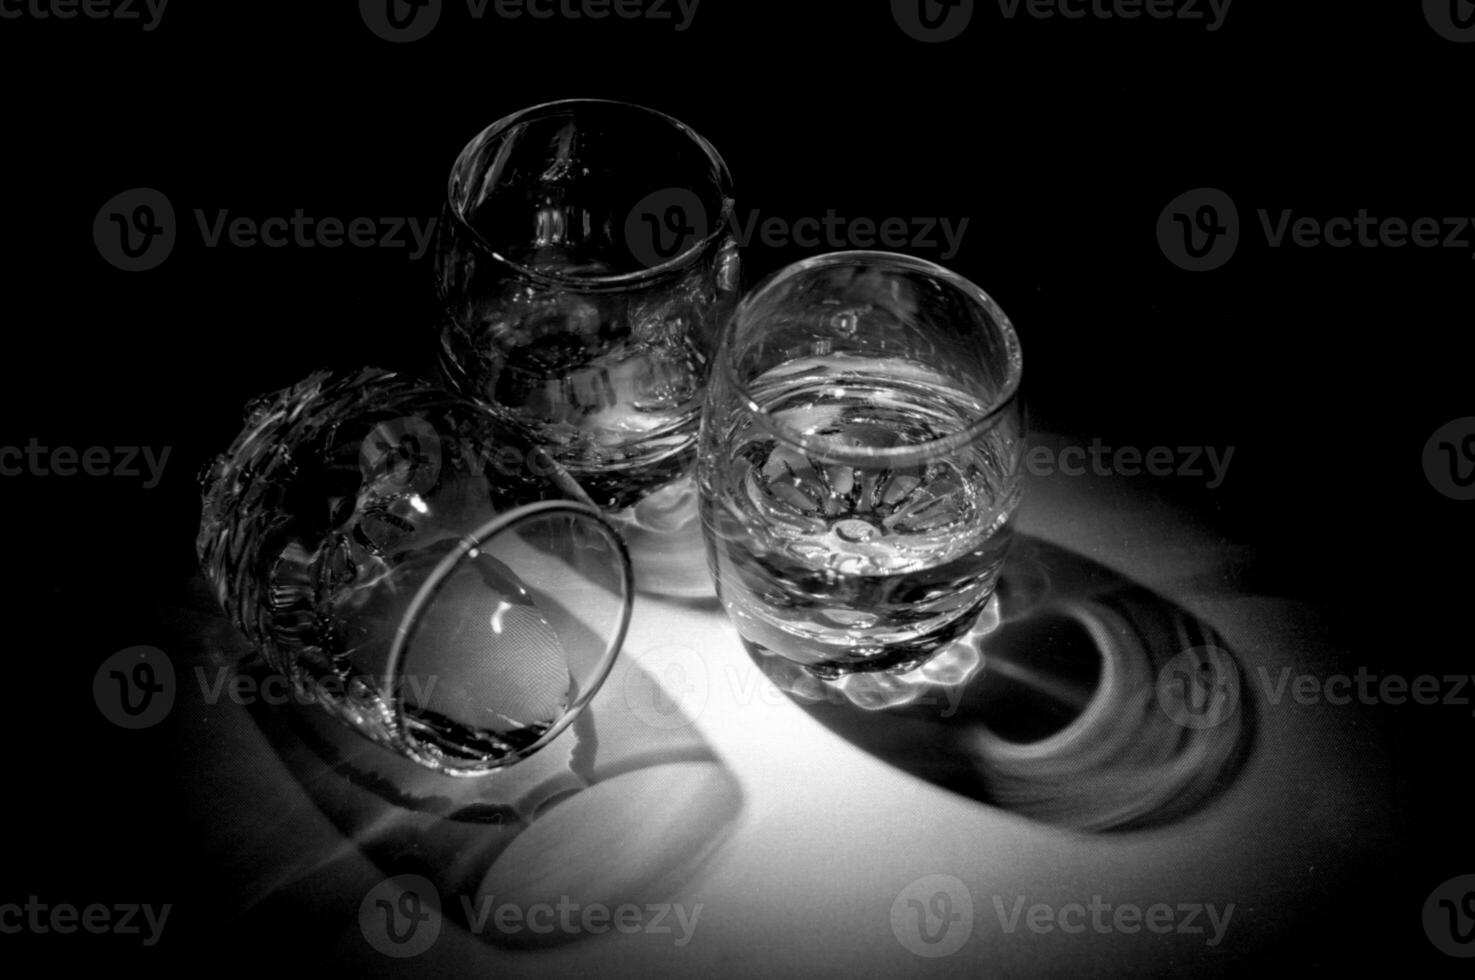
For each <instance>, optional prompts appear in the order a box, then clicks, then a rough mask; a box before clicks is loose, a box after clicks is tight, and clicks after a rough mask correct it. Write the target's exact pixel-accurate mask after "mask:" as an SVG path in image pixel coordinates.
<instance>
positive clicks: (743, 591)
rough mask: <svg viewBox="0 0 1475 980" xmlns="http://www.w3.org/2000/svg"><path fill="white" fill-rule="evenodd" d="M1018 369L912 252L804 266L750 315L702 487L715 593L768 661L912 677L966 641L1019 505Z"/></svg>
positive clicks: (972, 290) (711, 429)
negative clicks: (950, 647) (959, 640)
mask: <svg viewBox="0 0 1475 980" xmlns="http://www.w3.org/2000/svg"><path fill="white" fill-rule="evenodd" d="M1022 365H1023V361H1022V357H1021V351H1020V345H1019V340H1018V338H1017V337H1016V335H1015V332H1014V328H1013V326H1012V325H1011V324H1010V322H1009V319H1008V318H1007V317H1006V316H1005V315H1004V312H1003V311H1002V310H1001V309H1000V308H999V306H998V304H996V303H995V302H994V301H993V300H992V299H991V298H989V296H988V295H987V294H986V293H984V292H983V290H981V289H979V288H978V287H977V286H975V285H973V284H972V283H970V282H968V281H967V280H966V279H964V278H962V277H961V276H959V275H957V274H955V273H953V272H950V271H948V270H947V269H944V268H942V267H941V266H938V265H934V264H933V263H930V262H925V261H922V260H920V259H915V258H910V257H907V256H903V255H895V254H890V253H885V252H842V253H836V254H831V255H824V256H820V257H818V258H813V259H809V260H807V261H803V262H800V263H798V264H796V265H792V266H789V267H788V268H786V269H784V270H782V271H780V272H778V273H777V274H775V275H774V276H772V277H771V278H770V279H768V280H767V281H766V282H764V283H762V284H761V285H759V286H758V287H756V288H755V289H754V290H753V291H752V292H751V293H750V294H749V295H748V296H747V297H746V298H745V299H744V300H743V302H742V303H741V305H740V306H739V308H738V310H737V312H736V314H735V315H734V316H733V318H732V320H731V322H730V323H729V325H728V326H727V328H726V330H725V331H724V334H723V337H722V340H721V343H720V346H719V349H718V353H717V357H716V362H715V366H714V370H713V376H712V383H711V386H710V389H709V392H708V396H707V403H706V409H705V412H704V415H703V422H702V430H701V451H700V454H699V460H700V462H699V466H698V474H699V487H700V494H701V514H702V522H703V530H704V534H705V538H706V543H707V556H708V562H709V565H710V567H711V571H712V575H713V577H714V578H715V580H716V583H717V592H718V596H719V597H720V599H721V601H722V603H723V605H724V606H725V608H726V610H727V612H728V614H729V616H730V617H731V619H732V621H733V622H734V624H735V625H736V627H737V630H738V633H739V634H740V635H741V637H742V640H743V642H744V644H745V645H746V646H747V648H748V650H749V652H750V653H751V654H753V655H754V656H755V658H760V664H761V663H762V660H761V658H766V657H778V658H782V659H783V660H784V661H787V662H788V663H789V664H792V665H797V666H798V667H800V668H802V670H803V671H804V672H806V673H807V674H808V675H810V676H812V677H814V678H817V679H819V680H821V681H827V682H828V681H837V680H839V679H841V678H845V677H847V676H848V675H859V674H870V673H875V672H889V673H892V674H904V673H906V672H908V671H912V670H914V669H916V668H918V667H919V666H921V665H923V664H925V663H927V662H928V661H929V660H930V659H931V658H933V657H934V656H936V655H937V654H938V653H939V652H940V651H941V650H943V649H944V648H946V647H947V646H948V645H949V644H950V643H952V641H954V640H955V639H957V638H958V637H960V636H961V635H963V634H964V633H966V632H967V631H968V630H969V629H970V628H971V627H972V626H973V624H974V623H975V621H976V620H977V619H978V617H979V615H980V613H981V612H982V611H983V610H984V608H985V605H986V603H988V601H989V599H990V597H991V596H992V594H993V591H994V586H995V582H996V580H997V578H998V574H999V570H1000V567H1001V566H1002V564H1003V561H1004V557H1005V554H1006V552H1007V550H1008V547H1009V541H1010V538H1011V535H1012V524H1011V519H1012V517H1013V514H1014V512H1015V508H1016V507H1017V505H1018V503H1019V499H1020V480H1019V477H1020V468H1021V465H1020V464H1021V458H1022V454H1023V448H1024V422H1023V416H1022V410H1021V405H1020V400H1019V398H1018V397H1017V395H1018V390H1019V384H1020V377H1021V371H1022Z"/></svg>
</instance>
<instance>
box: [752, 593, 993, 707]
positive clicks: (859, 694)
mask: <svg viewBox="0 0 1475 980" xmlns="http://www.w3.org/2000/svg"><path fill="white" fill-rule="evenodd" d="M998 627H999V598H998V596H997V594H995V595H993V596H990V597H989V600H988V602H987V603H986V604H985V605H984V607H983V610H982V611H981V612H980V613H979V614H978V618H977V619H976V620H975V621H974V623H973V625H972V627H970V628H969V630H968V631H967V632H966V633H965V634H963V635H962V636H960V637H958V638H957V639H956V640H954V641H953V642H952V643H951V644H949V645H947V646H945V647H943V648H942V649H941V650H940V651H939V652H938V653H937V654H936V655H934V656H933V657H931V658H929V659H928V660H927V661H926V662H925V663H923V664H921V665H918V666H913V665H911V664H910V663H909V664H908V665H907V666H906V667H903V668H901V669H899V670H898V669H890V670H888V669H879V670H874V671H867V672H863V673H848V674H844V675H841V676H838V677H837V676H831V675H829V674H828V673H827V672H823V671H817V670H815V669H814V668H812V667H806V666H804V665H802V664H797V663H794V662H793V661H792V660H789V659H787V658H785V657H783V656H780V655H778V654H776V653H774V652H773V651H771V650H768V649H767V648H765V647H763V646H760V645H759V644H757V643H753V642H751V641H749V640H747V639H744V640H743V646H744V647H746V648H747V650H748V654H749V655H750V656H751V657H752V658H753V661H754V662H755V663H756V664H757V665H758V667H759V669H761V670H762V671H763V673H764V674H765V675H766V676H767V677H768V679H769V680H771V681H772V682H773V683H774V685H775V686H777V687H778V688H779V690H781V691H783V692H784V693H786V694H788V695H790V696H791V697H793V698H795V699H796V700H799V701H801V702H805V703H811V704H812V703H817V702H829V703H831V704H850V705H853V706H855V707H857V708H863V709H865V710H867V711H878V710H880V709H883V708H896V707H900V706H902V705H907V704H912V703H914V702H916V701H919V700H921V699H922V698H923V697H924V696H926V695H928V694H929V693H930V692H932V691H935V690H936V689H937V688H939V687H960V686H962V685H964V684H968V683H969V682H971V681H972V680H974V679H975V678H976V677H977V676H978V674H979V672H980V671H981V670H982V669H983V666H984V656H983V648H982V645H981V641H982V640H983V638H984V637H986V636H988V635H989V634H990V633H992V632H993V631H994V630H996V629H998Z"/></svg>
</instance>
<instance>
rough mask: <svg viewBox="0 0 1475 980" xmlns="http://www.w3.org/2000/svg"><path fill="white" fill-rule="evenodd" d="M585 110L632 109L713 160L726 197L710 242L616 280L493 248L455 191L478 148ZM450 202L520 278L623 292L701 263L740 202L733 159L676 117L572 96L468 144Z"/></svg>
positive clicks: (516, 115) (469, 230)
mask: <svg viewBox="0 0 1475 980" xmlns="http://www.w3.org/2000/svg"><path fill="white" fill-rule="evenodd" d="M580 109H594V110H613V111H618V112H624V111H631V112H633V113H635V114H637V115H644V116H647V117H650V118H652V119H655V120H659V121H661V122H663V123H665V124H666V125H668V126H670V127H671V128H672V129H674V130H676V131H678V132H680V133H682V134H684V135H685V136H686V138H687V139H688V140H690V141H691V142H692V143H693V144H694V145H696V147H697V148H698V149H700V150H701V151H702V154H703V155H704V156H706V158H707V161H708V162H709V163H711V164H712V166H713V167H714V168H715V169H716V171H717V191H718V194H719V196H720V197H721V199H722V202H721V206H720V207H719V209H718V214H717V216H716V220H715V221H714V222H713V226H712V228H711V229H710V230H709V231H708V233H707V235H706V237H705V238H703V239H701V240H700V241H698V242H694V243H693V244H692V246H691V247H690V248H688V249H687V250H686V251H684V252H682V253H680V254H679V255H675V256H672V257H671V258H670V259H668V260H666V261H665V262H662V263H661V264H660V265H655V266H651V267H649V268H646V269H638V270H636V271H634V272H624V273H620V274H619V275H614V276H570V275H565V274H563V273H558V272H545V271H540V270H537V269H533V268H531V267H529V266H527V265H524V264H523V263H521V262H517V261H515V260H513V259H511V258H508V257H507V256H506V255H504V254H503V253H502V252H500V251H498V250H497V249H495V248H493V247H492V246H491V245H490V244H489V243H488V242H487V240H486V239H485V238H483V237H482V235H481V233H480V232H478V231H477V230H476V229H475V228H473V227H471V225H470V224H469V223H467V221H466V216H465V214H463V213H462V209H461V208H459V207H457V206H456V204H455V201H454V197H455V195H454V188H455V184H456V179H457V177H458V176H459V175H460V173H461V168H462V166H463V165H464V163H465V161H466V158H467V155H468V154H469V153H470V152H471V151H472V149H473V148H474V147H480V146H482V145H483V144H485V143H489V142H491V141H493V140H497V139H500V138H502V137H503V136H505V135H506V133H507V131H508V130H510V129H511V128H512V127H513V126H515V125H517V124H518V123H523V122H528V121H530V120H534V119H542V118H546V117H550V116H556V115H559V114H561V113H567V114H569V115H572V114H573V113H575V112H577V111H579V110H580ZM446 204H447V210H448V211H449V212H450V218H451V220H452V221H454V222H455V223H456V226H457V227H458V228H459V229H460V230H461V231H462V232H464V233H465V234H466V235H468V236H469V237H470V238H471V240H472V241H473V242H474V243H475V244H476V246H477V247H478V248H480V249H482V250H483V251H484V252H486V253H487V254H488V255H490V256H491V257H492V258H493V259H495V260H496V261H498V262H500V263H502V264H503V265H506V266H508V267H510V268H512V269H513V270H515V271H516V272H517V273H518V274H519V275H522V276H525V277H527V278H529V279H532V280H534V281H536V282H540V283H544V284H547V285H551V286H574V287H577V288H580V289H619V288H622V287H630V286H640V285H644V284H645V283H648V282H651V281H653V280H657V279H662V278H665V277H666V276H669V275H672V274H673V273H677V272H680V271H682V270H683V269H686V268H687V267H689V266H690V265H691V264H692V263H694V262H696V261H697V260H698V259H699V258H700V257H701V256H702V255H705V254H706V253H707V251H708V250H709V249H711V248H712V247H713V246H714V245H715V244H716V243H718V242H720V241H721V240H722V239H723V238H725V237H726V236H727V235H728V234H729V233H730V232H731V226H732V222H733V214H732V210H733V206H734V201H733V196H732V171H731V170H729V169H728V166H727V161H725V160H723V159H722V154H721V153H719V152H718V151H717V147H715V146H713V145H712V143H711V142H710V141H709V140H708V139H707V138H706V137H704V136H703V135H702V134H701V133H699V132H697V131H696V130H695V129H693V128H692V127H691V126H689V125H687V124H686V123H684V122H682V121H681V120H679V119H677V118H676V117H675V116H671V115H668V114H666V113H664V112H661V111H660V110H659V109H652V108H650V107H649V106H644V105H640V104H639V103H635V102H624V101H621V100H619V99H587V98H570V99H556V100H554V101H552V102H542V103H539V104H538V105H534V106H528V107H527V108H524V109H519V110H517V111H516V112H513V113H511V114H509V115H506V116H503V117H502V118H501V119H498V120H497V121H496V122H494V123H492V124H491V125H490V126H487V127H486V128H485V129H483V130H481V131H480V132H479V133H477V134H476V135H475V136H473V137H472V138H471V139H470V140H468V141H467V143H466V145H465V146H463V147H462V148H461V151H460V152H459V153H457V154H456V162H455V163H454V164H453V165H452V167H451V174H450V176H449V177H448V178H447V179H446Z"/></svg>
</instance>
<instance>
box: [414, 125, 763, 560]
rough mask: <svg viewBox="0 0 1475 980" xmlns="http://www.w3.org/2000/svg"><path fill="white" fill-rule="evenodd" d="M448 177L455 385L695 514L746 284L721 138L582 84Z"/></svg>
mask: <svg viewBox="0 0 1475 980" xmlns="http://www.w3.org/2000/svg"><path fill="white" fill-rule="evenodd" d="M446 193H447V198H446V207H445V213H444V217H443V219H442V221H441V225H440V229H439V232H438V236H437V246H436V258H435V262H436V282H437V288H438V292H439V295H440V299H441V302H442V305H443V307H444V312H445V320H444V322H443V324H442V328H441V335H440V361H441V366H442V369H443V371H444V373H445V375H446V378H447V379H448V381H449V383H450V385H451V386H452V387H453V388H454V389H456V390H457V391H458V392H460V393H462V394H464V395H467V396H468V397H473V398H477V399H479V400H481V401H484V402H486V403H488V404H492V405H496V406H499V407H501V408H502V409H504V410H505V411H506V412H507V414H508V416H509V418H511V419H513V420H515V421H516V422H517V423H518V424H520V425H523V426H525V427H526V428H527V429H528V431H529V432H530V433H531V434H532V438H533V439H534V440H535V441H536V442H538V443H539V444H540V445H542V446H544V447H545V448H546V449H547V450H548V452H549V453H550V454H551V455H552V456H553V457H554V458H555V459H556V460H557V461H558V462H559V463H561V464H562V465H563V466H564V467H566V468H567V469H568V471H569V473H570V474H571V475H572V476H573V477H574V478H575V479H576V480H578V481H579V483H580V484H581V485H582V486H583V487H584V489H585V490H586V491H587V492H588V493H589V495H590V497H591V498H592V499H593V500H594V501H595V502H596V503H597V504H598V505H599V506H600V507H601V508H604V509H606V510H608V511H610V512H612V513H621V514H622V515H623V516H624V517H633V519H635V520H636V521H637V523H641V524H644V525H650V526H652V527H655V528H657V529H660V528H665V527H669V526H674V525H675V524H678V523H680V522H681V520H684V519H689V520H690V521H691V523H692V524H693V526H694V524H695V514H696V507H695V494H694V493H693V492H691V491H690V489H689V488H690V476H691V470H692V463H693V460H694V456H695V447H696V437H697V429H698V423H699V417H700V411H701V403H702V395H703V391H704V386H705V382H706V378H707V372H708V366H709V363H710V360H711V355H712V352H713V349H714V348H715V343H716V335H717V331H718V329H719V327H720V324H721V323H722V321H723V320H724V319H725V317H726V315H727V314H728V313H730V312H731V309H732V308H733V306H735V305H736V302H737V299H738V292H739V289H740V285H739V266H738V254H737V244H736V240H735V236H734V234H733V230H732V229H733V220H732V209H733V200H732V179H731V176H730V174H729V172H728V168H727V165H726V164H725V163H724V162H723V160H722V158H721V156H720V155H719V154H718V153H717V151H716V149H715V148H714V147H713V146H712V145H711V144H710V143H708V142H707V141H706V140H705V139H703V138H702V137H701V136H700V135H699V134H698V133H696V132H695V131H694V130H693V129H691V128H690V127H689V126H687V125H685V124H684V123H681V122H679V121H678V120H676V119H673V118H671V117H670V116H667V115H664V114H662V113H659V112H656V111H655V110H652V109H647V108H645V107H642V106H637V105H631V104H628V103H623V102H613V101H605V100H596V99H570V100H566V101H560V102H552V103H548V104H546V105H539V106H534V107H532V108H528V109H524V110H522V111H520V112H517V113H514V114H512V115H510V116H507V117H506V118H504V119H501V120H499V121H498V122H495V123H493V124H492V125H491V126H489V127H488V128H487V129H485V130H484V131H482V132H481V133H480V134H479V135H477V136H476V137H475V138H474V139H473V140H472V141H471V142H470V143H469V144H467V145H466V147H465V148H464V149H463V150H462V151H461V154H460V156H459V157H458V158H457V160H456V163H455V166H454V167H453V169H452V172H451V176H450V180H449V183H448V187H447V192H446ZM683 481H684V482H685V485H686V487H687V488H688V490H687V492H685V493H682V492H681V490H680V487H679V484H681V483H682V482H683ZM673 488H675V489H673ZM642 503H648V505H647V506H645V507H644V508H640V507H639V505H641V504H642ZM698 550H699V549H698Z"/></svg>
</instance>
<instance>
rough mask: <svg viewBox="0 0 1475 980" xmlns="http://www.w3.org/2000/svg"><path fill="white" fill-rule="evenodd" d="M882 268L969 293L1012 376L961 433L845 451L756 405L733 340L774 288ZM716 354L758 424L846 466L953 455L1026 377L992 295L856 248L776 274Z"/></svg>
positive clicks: (747, 303)
mask: <svg viewBox="0 0 1475 980" xmlns="http://www.w3.org/2000/svg"><path fill="white" fill-rule="evenodd" d="M846 265H850V266H857V267H860V266H880V267H886V268H890V269H899V270H903V271H907V272H919V273H922V274H923V275H926V276H929V277H931V278H933V279H937V280H940V281H942V282H945V283H947V284H948V285H950V286H952V287H953V288H955V289H957V290H959V291H960V292H962V293H963V294H964V295H966V296H967V297H968V298H969V299H970V300H971V301H972V302H973V303H975V304H976V305H977V306H979V307H981V308H982V309H983V311H984V312H985V313H986V314H987V315H988V316H989V318H990V319H991V320H992V321H993V323H994V325H995V327H997V328H998V330H999V332H1000V334H1001V335H1002V338H1003V342H1004V347H1005V352H1006V357H1007V361H1008V376H1007V377H1006V378H1005V380H1004V385H1003V387H1002V388H1000V390H999V393H998V396H997V397H996V398H995V399H994V400H993V402H992V403H991V404H990V405H989V407H988V409H987V410H986V411H984V412H983V413H982V414H980V415H979V416H978V418H976V419H974V420H973V421H971V422H969V423H968V424H967V425H966V426H964V427H963V428H961V429H959V430H958V431H957V432H950V433H948V434H947V435H943V436H938V437H937V438H935V439H929V440H927V441H925V442H918V443H910V444H908V445H903V446H887V447H873V448H857V447H853V446H852V447H842V446H838V445H836V444H835V440H834V439H832V438H831V437H828V436H812V435H805V434H803V433H801V432H798V431H796V430H794V429H793V428H791V427H789V426H787V425H784V424H783V423H780V422H778V421H776V420H775V419H774V417H773V416H772V415H771V414H770V413H769V412H768V410H767V409H766V408H764V407H763V406H761V405H759V404H758V401H757V399H755V398H754V397H753V393H752V391H751V389H750V388H749V386H748V384H747V383H746V382H744V381H743V380H742V378H741V377H740V376H739V374H738V369H737V349H736V345H735V344H734V343H733V340H734V338H735V336H736V328H737V324H738V323H739V322H740V321H741V319H742V318H743V317H744V316H745V315H747V314H748V313H749V312H750V311H751V309H752V307H753V306H754V305H755V304H756V303H757V302H758V301H759V300H761V299H762V298H763V297H764V296H766V295H767V294H768V293H769V292H770V291H771V290H773V289H775V288H776V287H778V286H780V285H782V284H783V283H785V282H787V281H789V280H790V279H793V278H794V277H796V276H799V275H803V274H806V273H809V272H813V271H815V270H816V269H828V268H837V267H840V266H846ZM721 347H722V349H721V351H720V353H719V354H718V360H719V361H720V362H721V365H722V370H723V372H724V373H725V374H726V375H727V380H728V382H729V383H730V384H732V385H733V387H734V388H735V389H736V390H737V393H738V396H739V398H740V399H741V401H742V405H743V408H744V409H745V410H746V411H747V412H749V413H750V414H751V415H752V416H753V417H754V418H755V419H757V420H758V422H759V424H760V425H762V426H763V427H764V428H765V429H767V430H768V431H769V432H770V433H771V434H773V435H774V436H776V437H778V438H779V439H781V440H783V441H784V442H787V443H789V444H790V445H793V446H795V447H797V448H799V449H803V450H804V451H806V452H810V453H813V454H815V455H817V456H820V457H821V458H822V459H824V460H827V461H830V462H836V463H842V464H843V463H847V462H855V463H859V464H868V463H878V462H889V463H893V464H896V465H908V464H909V463H912V462H917V461H921V460H922V459H925V458H928V457H931V456H934V455H936V454H938V453H945V452H950V451H952V450H955V449H959V448H961V447H963V446H966V445H968V444H969V443H971V442H973V441H974V440H975V439H977V438H978V437H979V436H981V435H983V434H984V433H986V432H988V431H989V430H990V429H992V428H993V427H994V426H995V425H997V424H998V422H999V420H1000V419H1001V418H1002V417H1003V416H1004V414H1005V413H1006V412H1007V411H1009V409H1010V408H1011V407H1012V406H1013V405H1014V404H1015V402H1016V401H1017V400H1018V396H1019V389H1020V384H1021V381H1022V379H1023V376H1024V359H1023V350H1022V348H1021V345H1020V343H1019V335H1018V333H1017V332H1016V331H1015V329H1014V324H1013V322H1012V321H1010V319H1009V317H1008V315H1007V314H1005V313H1004V310H1003V308H1002V307H1000V306H999V304H998V303H997V302H996V301H995V300H994V298H993V297H992V296H990V295H989V294H988V293H986V292H984V290H983V289H982V288H980V287H979V286H977V285H976V284H974V283H973V282H971V281H970V280H968V279H966V278H964V277H963V276H961V275H959V274H958V273H956V272H953V271H952V270H951V269H948V268H946V267H944V266H941V265H938V264H937V263H936V262H930V261H928V260H926V259H920V258H917V257H916V256H912V255H903V254H902V253H900V252H883V251H871V250H856V251H846V252H828V253H826V254H824V255H817V256H813V257H811V258H807V259H801V260H800V261H798V262H794V263H792V264H790V265H787V266H785V267H784V268H782V269H780V270H778V271H777V272H775V273H773V274H772V275H770V276H768V278H766V279H764V280H763V281H762V282H760V283H759V284H758V285H757V286H754V287H753V289H752V290H751V291H750V292H749V293H748V294H747V295H746V296H744V297H743V299H742V302H740V303H739V304H738V307H737V309H736V310H735V311H734V312H733V315H732V321H731V325H730V328H729V329H728V330H727V331H726V337H725V338H724V342H723V343H722V345H721Z"/></svg>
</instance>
